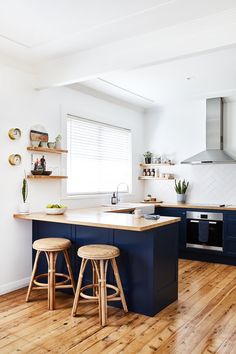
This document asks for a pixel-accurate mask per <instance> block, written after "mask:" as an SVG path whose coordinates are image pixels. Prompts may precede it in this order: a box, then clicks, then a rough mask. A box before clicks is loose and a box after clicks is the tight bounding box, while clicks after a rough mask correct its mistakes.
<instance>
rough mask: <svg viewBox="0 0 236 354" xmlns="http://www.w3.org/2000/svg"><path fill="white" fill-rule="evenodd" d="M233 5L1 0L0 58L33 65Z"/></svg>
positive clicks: (177, 0)
mask: <svg viewBox="0 0 236 354" xmlns="http://www.w3.org/2000/svg"><path fill="white" fill-rule="evenodd" d="M233 7H236V3H235V0H224V1H222V0H207V1H205V0H198V1H196V0H119V1H117V0H99V1H98V0H86V1H85V0H41V1H38V0H21V1H19V0H7V1H6V0H1V1H0V57H1V56H7V57H14V58H16V59H19V60H22V61H24V62H26V63H37V62H40V61H42V60H48V59H52V58H57V57H60V56H63V55H68V54H70V53H73V52H76V51H85V50H87V49H89V48H94V47H98V46H102V45H104V44H107V43H111V42H114V41H118V40H122V39H124V38H128V37H135V36H137V35H141V34H144V33H147V32H151V31H156V30H159V29H162V28H167V27H171V26H174V25H177V24H180V23H184V22H187V21H194V20H195V19H199V18H202V17H205V16H209V15H212V14H215V13H219V12H222V11H226V10H229V9H231V8H233ZM154 45H158V43H157V44H155V43H154Z"/></svg>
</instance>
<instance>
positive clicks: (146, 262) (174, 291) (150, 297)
mask: <svg viewBox="0 0 236 354" xmlns="http://www.w3.org/2000/svg"><path fill="white" fill-rule="evenodd" d="M105 214H106V213H103V216H104V215H105ZM103 216H102V217H101V218H103ZM15 217H16V218H21V219H28V220H32V221H33V241H35V240H37V239H40V238H45V237H65V238H68V239H70V240H71V242H72V249H71V250H70V259H71V263H72V269H73V272H74V277H75V280H76V281H77V278H78V273H79V268H80V258H79V257H78V256H77V250H78V248H79V247H80V246H83V245H88V244H109V245H115V246H117V247H118V248H119V249H120V256H119V257H118V259H117V263H118V267H119V270H120V276H121V280H122V285H123V288H124V292H125V296H126V300H127V305H128V309H129V311H133V312H137V313H141V314H144V315H148V316H154V315H155V314H156V313H158V312H159V311H161V310H162V309H163V308H165V307H166V306H168V305H169V304H171V303H172V302H174V301H175V300H177V298H178V230H179V227H178V222H179V221H180V219H179V218H171V217H161V218H160V219H159V220H158V221H155V222H154V221H153V220H152V221H148V220H143V221H139V220H135V219H134V216H133V215H121V214H119V215H118V214H117V215H115V216H114V215H113V216H108V213H107V218H108V221H109V222H108V223H104V220H102V221H101V222H100V223H99V222H96V223H94V225H96V226H93V224H92V225H91V220H89V221H88V222H87V224H88V225H86V216H85V215H84V216H83V217H82V221H81V215H80V217H78V220H76V221H75V220H74V218H73V217H72V218H71V219H70V218H69V217H68V216H67V217H66V220H65V222H63V217H64V216H60V217H59V216H58V218H59V219H56V217H55V216H49V215H47V216H46V215H45V214H43V213H42V214H41V217H40V214H35V215H34V214H30V215H28V216H19V215H15ZM110 218H112V220H117V222H115V223H114V222H111V220H109V219H110ZM45 219H46V220H45ZM98 219H99V217H98ZM55 220H58V221H59V222H55ZM81 224H82V225H81ZM141 224H142V227H141V226H140V227H139V226H138V225H141ZM135 225H136V226H135ZM126 226H127V227H126ZM132 226H134V227H132ZM149 226H150V228H149ZM33 258H34V253H33ZM65 269H66V267H65V262H64V259H63V257H62V256H61V255H59V257H58V262H57V272H61V273H63V272H64V271H65ZM38 272H39V273H46V272H47V264H46V258H44V256H41V259H40V262H39V268H38ZM91 278H92V274H91V272H90V270H88V271H87V273H85V276H84V282H85V283H90V282H91ZM107 281H108V282H109V283H111V284H112V283H114V279H113V275H112V272H110V271H109V270H108V280H107ZM111 305H112V306H119V304H118V303H115V305H114V302H113V303H111Z"/></svg>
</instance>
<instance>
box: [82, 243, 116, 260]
mask: <svg viewBox="0 0 236 354" xmlns="http://www.w3.org/2000/svg"><path fill="white" fill-rule="evenodd" d="M119 255H120V250H119V248H117V247H115V246H110V245H89V246H82V247H80V248H79V249H78V256H79V257H81V258H88V259H94V260H100V259H111V258H115V257H118V256H119Z"/></svg>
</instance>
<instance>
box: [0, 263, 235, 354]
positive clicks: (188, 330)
mask: <svg viewBox="0 0 236 354" xmlns="http://www.w3.org/2000/svg"><path fill="white" fill-rule="evenodd" d="M179 265H180V267H179V299H178V301H176V302H175V303H173V304H171V305H170V306H168V307H167V308H166V309H164V310H163V311H161V312H160V313H159V314H157V315H156V316H154V317H147V316H143V315H138V314H135V313H132V312H129V313H127V314H125V313H124V312H123V310H121V309H118V308H114V307H110V306H109V307H108V325H107V326H106V327H104V328H101V327H100V325H99V319H98V306H97V305H96V304H81V305H79V307H78V316H77V317H71V308H72V304H73V296H70V295H67V294H65V293H60V292H57V293H56V310H54V311H48V310H47V294H46V293H45V292H40V291H38V292H33V294H32V301H30V302H29V303H25V295H26V291H27V289H20V290H17V291H14V292H12V293H10V294H5V295H2V296H1V297H0V353H1V354H8V353H11V354H13V353H24V354H27V353H34V354H45V353H49V352H50V353H55V354H57V353H58V354H62V353H63V354H64V353H68V354H75V353H76V354H77V353H87V354H93V353H102V354H116V353H125V354H132V353H143V354H149V353H158V354H173V353H174V354H189V353H191V354H212V353H217V354H236V267H234V266H227V265H221V264H210V263H205V262H198V261H189V260H180V262H179Z"/></svg>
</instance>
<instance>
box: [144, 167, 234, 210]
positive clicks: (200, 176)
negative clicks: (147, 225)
mask: <svg viewBox="0 0 236 354" xmlns="http://www.w3.org/2000/svg"><path fill="white" fill-rule="evenodd" d="M170 169H171V171H172V172H173V173H175V174H176V177H177V178H181V179H183V178H185V179H186V180H188V181H189V183H190V187H189V190H188V193H187V200H188V201H189V202H195V203H220V204H221V203H222V204H223V203H226V204H236V164H232V165H204V166H203V165H195V166H191V165H186V166H183V165H176V166H173V167H168V171H169V172H170ZM165 170H166V171H167V168H165ZM145 183H146V185H145V194H149V193H151V194H152V195H155V196H157V198H158V199H159V200H164V201H171V202H174V201H176V194H175V191H174V181H173V180H169V181H162V180H160V181H145Z"/></svg>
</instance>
